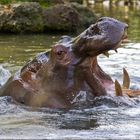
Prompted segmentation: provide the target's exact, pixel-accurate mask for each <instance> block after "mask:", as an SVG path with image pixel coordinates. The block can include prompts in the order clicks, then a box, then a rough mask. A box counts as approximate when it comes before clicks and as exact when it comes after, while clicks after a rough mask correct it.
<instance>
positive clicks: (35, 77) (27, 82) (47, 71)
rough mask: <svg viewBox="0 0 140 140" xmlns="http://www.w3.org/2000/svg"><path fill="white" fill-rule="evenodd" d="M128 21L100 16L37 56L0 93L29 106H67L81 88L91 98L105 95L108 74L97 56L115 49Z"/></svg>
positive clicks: (124, 35) (108, 79)
mask: <svg viewBox="0 0 140 140" xmlns="http://www.w3.org/2000/svg"><path fill="white" fill-rule="evenodd" d="M127 27H128V26H127V24H125V23H123V22H120V21H118V20H116V19H113V18H109V17H103V18H100V19H99V20H98V21H97V22H96V23H95V24H92V25H91V26H90V27H89V28H88V29H87V30H85V31H84V32H83V33H81V34H80V35H79V36H78V37H76V38H74V39H71V38H70V37H68V38H67V37H64V38H62V39H61V40H60V41H59V42H58V43H57V44H56V45H54V46H53V47H52V48H51V50H50V51H48V52H44V53H41V54H39V55H37V56H36V57H35V58H34V59H33V60H32V61H30V62H29V63H27V64H26V65H25V66H24V67H23V68H21V70H20V71H19V72H17V73H16V74H15V75H14V76H13V77H11V78H10V79H9V80H8V82H7V83H6V84H5V85H4V86H3V87H2V89H1V96H12V97H13V98H14V99H15V100H16V101H17V102H19V103H21V104H25V105H29V106H36V107H50V108H70V107H72V106H73V104H74V100H75V98H76V96H77V95H78V94H79V92H80V91H86V93H91V94H92V95H93V97H95V96H102V95H107V94H108V90H107V88H106V87H107V86H108V87H111V86H112V85H114V82H113V81H112V79H111V77H110V76H109V75H108V74H106V73H105V72H104V71H103V70H102V69H101V67H100V66H99V65H98V63H97V56H98V55H99V54H102V53H103V54H105V55H107V56H108V51H109V50H115V51H116V50H117V48H118V47H119V45H120V43H121V41H122V40H123V39H125V38H126V29H127Z"/></svg>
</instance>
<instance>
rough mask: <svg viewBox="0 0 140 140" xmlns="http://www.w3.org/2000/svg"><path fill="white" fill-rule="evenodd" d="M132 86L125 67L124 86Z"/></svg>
mask: <svg viewBox="0 0 140 140" xmlns="http://www.w3.org/2000/svg"><path fill="white" fill-rule="evenodd" d="M129 86H130V77H129V74H128V72H127V70H126V69H125V68H123V88H126V89H128V88H129Z"/></svg>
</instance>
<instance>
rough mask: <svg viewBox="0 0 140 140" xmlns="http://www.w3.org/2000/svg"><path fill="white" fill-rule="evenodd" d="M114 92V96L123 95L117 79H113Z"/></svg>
mask: <svg viewBox="0 0 140 140" xmlns="http://www.w3.org/2000/svg"><path fill="white" fill-rule="evenodd" d="M115 92H116V96H123V93H122V88H121V85H120V83H119V82H118V81H117V80H115Z"/></svg>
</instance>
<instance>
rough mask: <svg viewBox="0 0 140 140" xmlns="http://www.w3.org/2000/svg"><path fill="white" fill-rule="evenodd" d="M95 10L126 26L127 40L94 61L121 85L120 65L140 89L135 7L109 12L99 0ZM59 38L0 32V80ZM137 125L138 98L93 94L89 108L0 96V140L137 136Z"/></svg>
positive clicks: (139, 33) (139, 44)
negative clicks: (26, 102)
mask: <svg viewBox="0 0 140 140" xmlns="http://www.w3.org/2000/svg"><path fill="white" fill-rule="evenodd" d="M103 9H104V10H103ZM101 10H103V11H102V13H101ZM94 11H96V13H98V14H103V15H104V16H111V17H115V18H117V19H120V20H122V21H125V22H127V23H128V24H129V30H128V36H129V40H130V42H129V43H125V44H122V48H119V49H118V53H117V54H116V53H115V52H113V51H111V52H110V57H109V58H106V57H104V56H103V55H101V56H100V57H99V62H100V65H101V66H102V68H103V69H104V70H105V71H106V72H107V73H109V74H110V75H111V77H112V78H113V79H114V80H115V79H118V81H119V82H120V83H122V69H123V67H125V68H126V69H127V70H128V72H129V74H130V78H131V88H133V89H140V85H139V83H140V76H139V73H140V64H139V62H140V57H139V56H140V49H139V48H140V27H139V26H140V24H139V23H140V18H138V17H139V16H140V15H139V12H140V11H139V10H138V9H129V11H127V10H126V8H124V7H121V6H119V7H113V8H112V12H109V10H108V9H107V8H106V7H103V6H101V5H99V4H98V5H96V7H94ZM126 11H127V12H126ZM114 13H115V14H114ZM120 13H121V14H120ZM126 13H127V14H126ZM59 37H60V35H20V36H18V35H0V64H1V66H3V67H4V68H5V69H6V70H4V69H3V68H2V67H1V66H0V74H1V75H3V76H0V83H1V84H2V82H5V81H4V80H7V78H8V77H9V75H10V74H9V72H10V73H14V72H15V71H17V70H18V69H19V68H20V67H21V66H23V65H24V64H25V63H26V62H27V61H28V60H30V59H32V58H33V57H34V56H35V55H36V54H37V53H39V52H42V51H45V50H47V49H48V48H49V47H50V46H51V45H52V44H55V42H56V41H57V40H58V38H59ZM7 70H9V72H8V71H7ZM139 126H140V98H134V99H129V98H127V97H115V98H112V97H98V98H95V99H94V102H93V103H91V105H89V106H85V105H83V106H81V107H78V108H74V109H71V110H53V109H48V108H30V107H26V106H21V105H18V104H16V103H15V102H14V101H13V100H12V99H11V98H10V97H0V138H1V139H4V138H5V139H7V138H10V139H15V138H20V139H22V138H28V139H29V138H32V139H43V138H47V139H85V140H87V139H101V138H103V139H139V138H140V127H139Z"/></svg>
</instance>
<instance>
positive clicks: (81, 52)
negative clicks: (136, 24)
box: [72, 17, 128, 57]
mask: <svg viewBox="0 0 140 140" xmlns="http://www.w3.org/2000/svg"><path fill="white" fill-rule="evenodd" d="M127 27H128V25H127V24H125V23H123V22H120V21H118V20H116V19H113V18H109V17H103V18H100V19H99V20H98V21H97V22H96V23H95V24H92V25H91V26H90V27H89V28H88V29H87V30H85V31H84V32H83V33H81V34H80V35H79V36H78V37H77V38H76V39H75V40H74V44H73V47H72V48H73V52H74V53H75V55H76V56H78V57H84V56H85V57H86V56H92V57H94V56H97V55H99V54H101V53H104V54H106V55H107V54H108V51H109V50H115V51H116V49H117V48H118V47H119V45H120V43H121V41H122V40H123V39H125V38H126V37H127V35H126V29H127Z"/></svg>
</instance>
